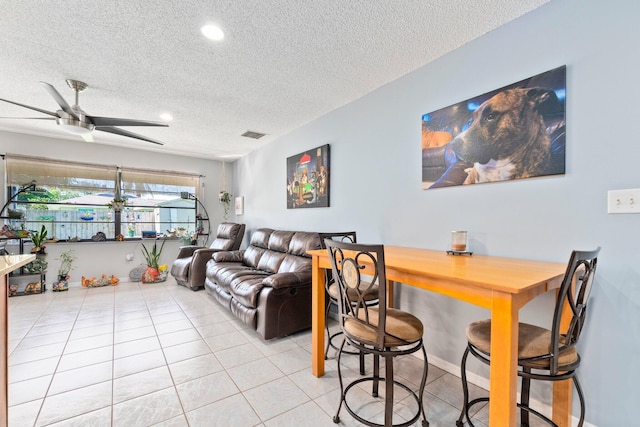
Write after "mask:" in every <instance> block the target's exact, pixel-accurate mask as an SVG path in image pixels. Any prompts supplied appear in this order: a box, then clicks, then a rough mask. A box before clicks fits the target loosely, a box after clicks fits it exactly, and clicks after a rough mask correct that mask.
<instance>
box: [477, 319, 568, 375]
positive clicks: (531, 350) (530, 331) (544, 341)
mask: <svg viewBox="0 0 640 427" xmlns="http://www.w3.org/2000/svg"><path fill="white" fill-rule="evenodd" d="M467 340H468V341H469V343H470V344H471V345H472V346H474V347H475V348H476V349H478V350H480V351H481V352H483V353H485V354H487V355H488V354H490V350H491V319H485V320H479V321H477V322H473V323H471V324H470V325H469V326H467ZM563 341H564V338H563V337H561V338H560V344H561V345H562V344H563ZM550 342H551V331H550V330H549V329H545V328H541V327H539V326H535V325H530V324H528V323H520V324H519V327H518V360H520V361H521V363H520V364H521V365H526V366H528V367H530V368H533V369H549V366H550V365H549V360H550V359H548V358H546V359H539V360H528V361H526V363H522V359H531V358H535V357H540V356H543V355H546V354H549V351H550V348H549V343H550ZM578 361H579V356H578V352H577V351H576V348H575V346H570V347H564V348H563V349H561V350H560V357H559V359H558V365H559V366H560V367H562V366H572V365H573V364H575V363H576V362H578Z"/></svg>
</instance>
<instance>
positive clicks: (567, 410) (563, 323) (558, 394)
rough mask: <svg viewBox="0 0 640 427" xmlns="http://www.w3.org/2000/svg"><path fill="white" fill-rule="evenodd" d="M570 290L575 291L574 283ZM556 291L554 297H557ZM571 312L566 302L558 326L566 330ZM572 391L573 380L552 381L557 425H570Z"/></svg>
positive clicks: (568, 426) (553, 415) (553, 418)
mask: <svg viewBox="0 0 640 427" xmlns="http://www.w3.org/2000/svg"><path fill="white" fill-rule="evenodd" d="M573 286H574V287H573V289H572V291H573V292H575V283H574V284H573ZM558 292H559V291H556V299H557V298H558ZM572 315H573V312H572V310H571V307H570V306H569V303H568V302H566V303H565V305H564V307H562V318H561V320H560V328H561V330H562V331H566V330H567V329H568V328H569V325H570V323H571V318H572ZM572 392H573V382H572V381H571V380H565V381H555V382H554V383H553V411H552V417H551V418H552V420H553V422H554V423H556V424H557V425H558V426H559V427H570V426H571V398H572Z"/></svg>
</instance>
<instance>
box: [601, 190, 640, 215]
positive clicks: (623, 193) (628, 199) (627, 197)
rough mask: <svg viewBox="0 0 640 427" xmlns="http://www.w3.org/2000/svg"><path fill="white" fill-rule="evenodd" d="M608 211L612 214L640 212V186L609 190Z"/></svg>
mask: <svg viewBox="0 0 640 427" xmlns="http://www.w3.org/2000/svg"><path fill="white" fill-rule="evenodd" d="M607 212H608V213H610V214H622V213H640V188H632V189H629V190H609V191H608V193H607Z"/></svg>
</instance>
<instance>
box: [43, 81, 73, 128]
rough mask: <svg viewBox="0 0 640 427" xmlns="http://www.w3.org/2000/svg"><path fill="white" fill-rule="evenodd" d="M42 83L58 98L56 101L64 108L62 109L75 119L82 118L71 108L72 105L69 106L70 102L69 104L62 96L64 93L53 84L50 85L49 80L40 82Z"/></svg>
mask: <svg viewBox="0 0 640 427" xmlns="http://www.w3.org/2000/svg"><path fill="white" fill-rule="evenodd" d="M40 84H41V85H42V86H44V88H45V89H46V91H47V92H49V95H51V96H52V97H53V99H55V100H56V102H57V103H58V105H59V106H60V108H62V111H64V112H65V113H67V114H68V115H70V116H72V117H73V118H74V119H76V120H80V118H79V117H78V115H77V114H76V113H75V111H73V110H72V109H71V107H70V106H69V104H67V101H65V100H64V98H63V97H62V95H60V93H59V92H58V91H57V90H56V88H55V87H53V86H52V85H50V84H49V83H47V82H40Z"/></svg>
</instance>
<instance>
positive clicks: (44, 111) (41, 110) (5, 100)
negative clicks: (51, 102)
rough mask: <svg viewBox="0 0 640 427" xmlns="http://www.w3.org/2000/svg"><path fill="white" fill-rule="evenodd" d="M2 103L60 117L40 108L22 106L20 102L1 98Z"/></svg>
mask: <svg viewBox="0 0 640 427" xmlns="http://www.w3.org/2000/svg"><path fill="white" fill-rule="evenodd" d="M0 101H4V102H8V103H9V104H13V105H17V106H19V107H24V108H29V109H31V110H34V111H39V112H41V113H44V114H48V115H50V116H53V117H58V115H57V114H56V113H54V112H52V111H47V110H43V109H41V108H38V107H32V106H30V105H25V104H20V103H19V102H13V101H9V100H8V99H2V98H0Z"/></svg>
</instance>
